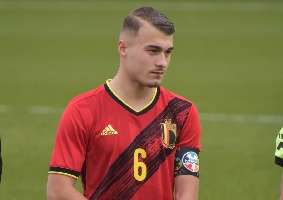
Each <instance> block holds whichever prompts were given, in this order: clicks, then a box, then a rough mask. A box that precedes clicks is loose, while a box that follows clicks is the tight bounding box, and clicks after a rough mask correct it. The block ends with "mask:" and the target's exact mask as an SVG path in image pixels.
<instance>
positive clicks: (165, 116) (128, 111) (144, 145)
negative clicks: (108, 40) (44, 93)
mask: <svg viewBox="0 0 283 200" xmlns="http://www.w3.org/2000/svg"><path fill="white" fill-rule="evenodd" d="M174 32H175V29H174V25H173V23H172V22H170V21H169V19H168V18H167V17H166V16H165V15H163V14H161V13H160V12H159V11H157V10H155V9H153V8H151V7H141V8H138V9H136V10H134V11H132V12H130V13H129V15H128V16H126V18H125V19H124V22H123V25H122V29H121V32H120V36H119V44H118V50H119V58H120V63H119V67H118V71H117V73H116V75H115V76H114V78H113V79H109V80H107V81H106V82H105V84H103V85H100V86H98V87H97V88H96V89H93V90H91V91H89V92H86V93H84V94H82V95H80V96H78V97H75V98H74V99H73V100H71V102H70V103H69V104H68V106H67V108H66V110H65V112H64V114H63V116H62V118H61V120H60V123H59V127H58V130H57V136H56V142H55V146H54V150H53V153H52V157H51V161H50V166H49V167H50V169H49V175H48V183H47V196H48V199H49V200H55V199H56V200H57V199H68V200H72V199H75V200H83V199H90V200H96V199H99V200H100V199H103V200H111V199H120V200H127V199H132V200H144V199H147V200H173V199H176V200H183V199H184V200H196V199H198V190H199V179H198V177H199V151H200V146H201V145H200V121H199V116H198V111H197V109H196V106H195V105H194V104H193V103H192V102H191V101H189V100H186V99H185V98H184V97H182V96H179V95H176V94H174V93H173V92H170V91H168V90H167V89H165V88H163V87H161V86H160V83H161V80H162V78H163V76H164V74H165V72H166V70H167V68H168V66H169V62H170V58H171V54H172V50H173V33H174ZM79 176H80V177H81V180H82V183H83V194H81V193H80V192H78V191H77V190H76V189H75V187H74V183H75V181H76V180H77V179H78V177H79Z"/></svg>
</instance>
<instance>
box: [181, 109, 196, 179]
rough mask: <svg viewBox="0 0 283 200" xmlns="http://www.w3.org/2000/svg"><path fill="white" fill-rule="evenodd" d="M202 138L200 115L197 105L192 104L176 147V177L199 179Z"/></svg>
mask: <svg viewBox="0 0 283 200" xmlns="http://www.w3.org/2000/svg"><path fill="white" fill-rule="evenodd" d="M200 136H201V126H200V119H199V114H198V111H197V108H196V107H195V105H194V104H192V105H191V107H190V108H189V112H188V115H187V119H186V120H185V123H184V126H183V128H182V130H181V132H180V134H179V137H178V143H177V145H176V147H177V149H176V156H175V176H179V175H193V176H196V177H199V152H200V149H201V142H200Z"/></svg>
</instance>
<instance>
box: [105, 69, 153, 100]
mask: <svg viewBox="0 0 283 200" xmlns="http://www.w3.org/2000/svg"><path fill="white" fill-rule="evenodd" d="M109 86H110V88H111V89H112V90H113V91H114V92H115V93H116V94H117V95H119V97H121V98H123V99H127V100H140V99H143V100H146V99H149V100H151V99H152V98H153V96H154V94H155V92H156V88H155V87H154V88H151V87H147V86H143V85H141V84H139V83H138V82H136V81H132V80H129V79H127V78H126V77H123V76H122V75H120V74H119V73H117V74H116V75H115V77H114V78H113V79H112V80H111V82H110V83H109Z"/></svg>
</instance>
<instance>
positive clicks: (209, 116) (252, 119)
mask: <svg viewBox="0 0 283 200" xmlns="http://www.w3.org/2000/svg"><path fill="white" fill-rule="evenodd" d="M24 110H25V111H26V113H28V114H32V115H50V114H51V115H52V114H61V113H62V112H63V111H64V108H60V107H51V106H30V107H26V108H24ZM14 111H16V109H13V107H12V106H8V105H0V113H8V112H14ZM200 118H201V121H206V122H215V123H245V124H249V123H255V124H280V125H283V115H282V114H280V115H266V114H253V115H252V114H225V113H200Z"/></svg>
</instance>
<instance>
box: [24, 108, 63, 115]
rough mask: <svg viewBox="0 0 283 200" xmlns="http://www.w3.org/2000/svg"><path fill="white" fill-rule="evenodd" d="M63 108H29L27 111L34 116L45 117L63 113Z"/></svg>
mask: <svg viewBox="0 0 283 200" xmlns="http://www.w3.org/2000/svg"><path fill="white" fill-rule="evenodd" d="M63 110H64V109H63V108H54V107H49V106H31V107H29V108H28V111H29V112H30V113H31V114H35V115H46V114H59V113H62V112H63Z"/></svg>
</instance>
